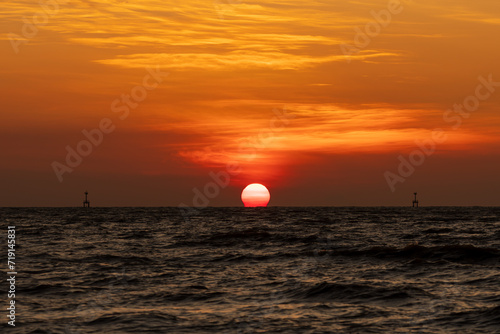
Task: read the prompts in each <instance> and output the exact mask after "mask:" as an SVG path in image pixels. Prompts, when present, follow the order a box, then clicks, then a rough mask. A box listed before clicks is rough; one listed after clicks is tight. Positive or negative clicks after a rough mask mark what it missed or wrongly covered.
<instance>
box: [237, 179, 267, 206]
mask: <svg viewBox="0 0 500 334" xmlns="http://www.w3.org/2000/svg"><path fill="white" fill-rule="evenodd" d="M269 199H271V195H270V194H269V190H267V188H266V187H265V186H263V185H262V184H260V183H252V184H249V185H248V186H246V187H245V189H243V191H242V192H241V200H242V201H243V204H244V205H245V206H246V207H257V206H267V203H269Z"/></svg>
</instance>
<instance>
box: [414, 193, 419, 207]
mask: <svg viewBox="0 0 500 334" xmlns="http://www.w3.org/2000/svg"><path fill="white" fill-rule="evenodd" d="M413 195H415V199H414V200H413V207H414V208H418V200H417V193H413Z"/></svg>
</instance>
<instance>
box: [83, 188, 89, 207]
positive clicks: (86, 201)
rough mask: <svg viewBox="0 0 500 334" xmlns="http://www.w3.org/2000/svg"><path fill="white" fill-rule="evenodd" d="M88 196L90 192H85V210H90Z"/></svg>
mask: <svg viewBox="0 0 500 334" xmlns="http://www.w3.org/2000/svg"><path fill="white" fill-rule="evenodd" d="M88 194H89V192H88V191H85V201H83V207H84V208H90V202H89V200H88V199H87V196H88Z"/></svg>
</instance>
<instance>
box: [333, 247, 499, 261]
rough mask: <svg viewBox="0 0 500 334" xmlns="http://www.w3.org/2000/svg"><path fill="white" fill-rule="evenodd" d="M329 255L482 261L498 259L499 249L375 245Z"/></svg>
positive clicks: (334, 252) (337, 251) (336, 251)
mask: <svg viewBox="0 0 500 334" xmlns="http://www.w3.org/2000/svg"><path fill="white" fill-rule="evenodd" d="M330 255H333V256H335V255H343V256H367V257H375V258H380V259H387V258H389V259H390V258H403V259H425V260H428V259H430V260H447V261H451V262H462V261H466V262H468V261H484V260H498V259H500V250H498V249H496V248H491V247H477V246H473V245H444V246H420V245H408V246H406V247H404V248H397V247H387V246H377V247H370V248H366V249H361V250H355V249H348V250H335V251H332V252H330Z"/></svg>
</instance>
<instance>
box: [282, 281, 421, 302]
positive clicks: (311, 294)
mask: <svg viewBox="0 0 500 334" xmlns="http://www.w3.org/2000/svg"><path fill="white" fill-rule="evenodd" d="M286 294H287V295H288V296H289V297H291V298H293V299H294V300H296V301H304V300H312V301H323V302H325V301H331V300H339V301H342V300H349V301H353V300H356V299H358V300H364V301H366V300H373V301H377V300H385V301H387V300H396V299H407V298H414V297H419V296H424V295H429V294H428V293H426V292H425V291H424V290H422V289H419V288H416V287H408V286H398V287H377V286H372V285H365V284H343V283H327V282H322V283H319V284H315V285H313V286H309V287H305V288H299V289H292V290H290V291H288V292H287V293H286Z"/></svg>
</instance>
